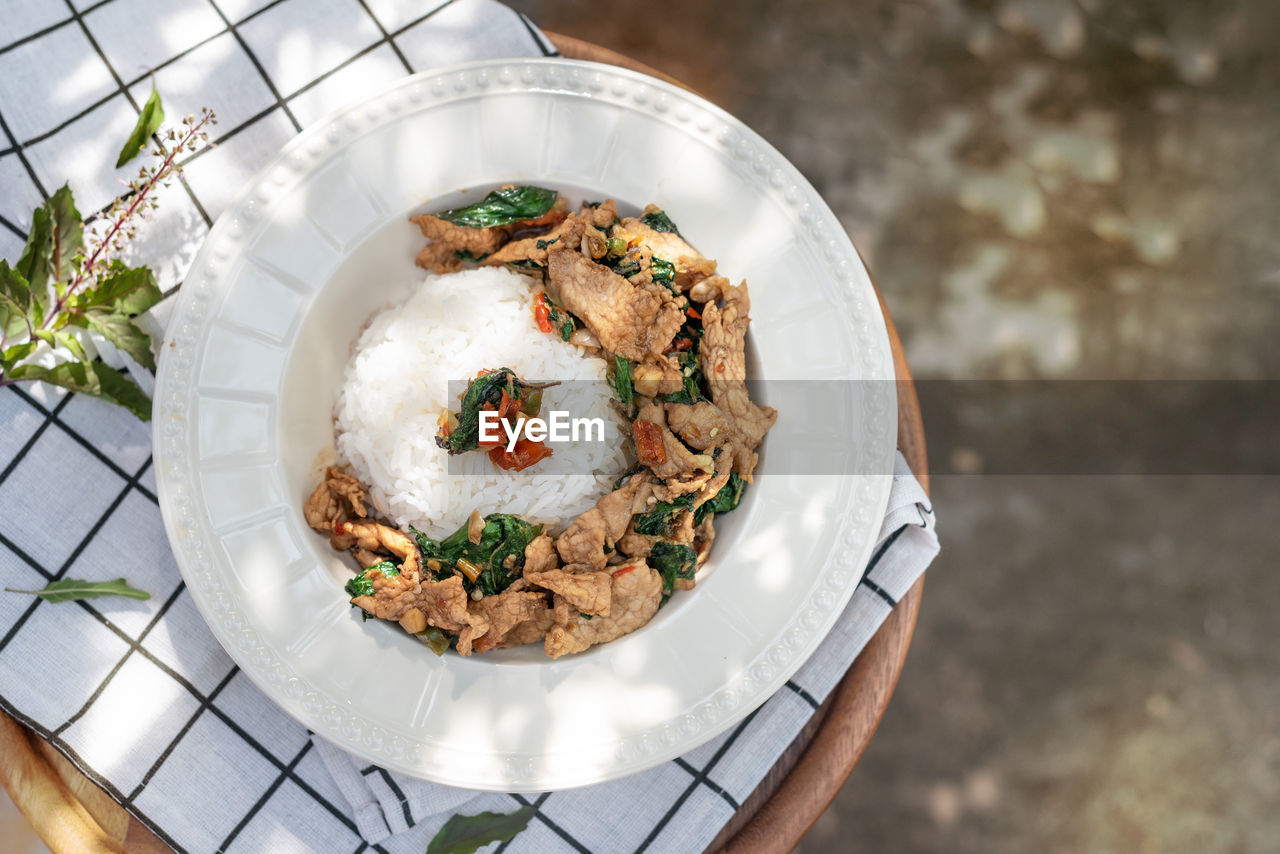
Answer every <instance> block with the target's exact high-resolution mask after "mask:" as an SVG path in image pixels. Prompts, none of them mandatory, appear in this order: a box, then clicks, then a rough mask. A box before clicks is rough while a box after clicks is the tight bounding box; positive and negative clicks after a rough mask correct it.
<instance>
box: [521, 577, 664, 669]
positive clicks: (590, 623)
mask: <svg viewBox="0 0 1280 854" xmlns="http://www.w3.org/2000/svg"><path fill="white" fill-rule="evenodd" d="M610 575H611V584H612V593H611V597H612V604H611V605H610V609H609V616H607V617H593V618H592V619H590V620H588V619H585V618H584V617H583V616H581V615H577V614H574V615H571V616H570V617H569V619H568V621H567V622H566V623H564V624H563V625H554V626H552V627H551V628H550V629H549V630H548V631H547V637H546V640H545V641H544V644H543V648H544V649H545V651H546V653H547V655H549V656H551V657H552V658H559V657H560V656H562V655H567V654H569V653H574V652H581V651H582V650H584V649H587V648H588V647H590V646H593V645H595V644H600V643H608V642H609V641H611V640H616V639H617V638H620V637H622V636H623V635H625V634H629V633H630V632H634V631H635V630H636V629H638V628H640V627H641V626H643V625H644V624H645V623H647V622H649V620H651V619H653V615H654V614H656V613H657V612H658V606H659V605H660V604H661V602H662V576H660V575H659V574H658V573H657V572H656V571H654V570H652V569H650V568H649V566H648V565H647V564H646V563H645V562H644V561H643V560H637V561H631V562H628V563H625V564H623V565H621V566H618V567H614V568H613V570H612V571H611V573H610Z"/></svg>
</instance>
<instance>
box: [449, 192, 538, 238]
mask: <svg viewBox="0 0 1280 854" xmlns="http://www.w3.org/2000/svg"><path fill="white" fill-rule="evenodd" d="M558 195H559V194H558V193H557V192H556V191H555V190H548V189H545V188H543V187H529V186H525V187H502V188H500V189H497V190H494V191H493V192H492V193H490V194H489V195H487V196H485V197H484V198H483V199H481V200H480V201H478V202H476V203H475V204H473V205H467V206H466V207H465V208H454V209H453V210H447V211H445V212H444V213H438V214H436V218H437V219H442V220H445V221H446V222H451V223H453V224H454V225H461V226H465V227H466V228H490V227H492V226H495V225H510V224H511V223H513V222H519V221H520V220H524V219H537V218H538V217H540V216H542V215H544V214H545V213H546V212H547V211H549V210H551V208H552V206H553V205H554V204H555V203H556V198H557V197H558Z"/></svg>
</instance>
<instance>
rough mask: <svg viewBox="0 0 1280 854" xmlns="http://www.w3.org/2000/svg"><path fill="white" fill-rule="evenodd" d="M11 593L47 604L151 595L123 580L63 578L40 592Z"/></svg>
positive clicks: (10, 591)
mask: <svg viewBox="0 0 1280 854" xmlns="http://www.w3.org/2000/svg"><path fill="white" fill-rule="evenodd" d="M5 590H6V591H8V592H9V593H26V594H29V595H31V596H39V597H40V598H41V599H44V600H45V601H46V602H74V601H76V600H77V599H96V598H98V597H99V596H127V597H128V598H130V599H150V598H151V594H150V593H148V592H147V591H145V590H138V589H137V588H134V587H130V586H129V583H128V582H127V581H125V580H124V579H123V578H117V579H116V580H115V581H80V580H79V579H75V578H63V579H61V580H59V581H50V582H49V583H48V584H46V585H45V586H44V587H42V588H40V589H39V590H15V589H13V588H12V587H6V588H5Z"/></svg>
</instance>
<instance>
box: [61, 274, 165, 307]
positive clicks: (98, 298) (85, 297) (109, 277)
mask: <svg viewBox="0 0 1280 854" xmlns="http://www.w3.org/2000/svg"><path fill="white" fill-rule="evenodd" d="M162 296H163V293H162V292H161V290H160V286H159V285H158V284H157V283H156V277H155V274H154V273H152V272H151V269H150V268H149V267H126V266H125V265H124V264H122V263H120V262H119V261H112V262H111V267H110V269H109V272H108V273H107V274H106V275H105V276H103V277H102V279H101V280H100V282H99V283H98V285H97V287H94V288H89V289H87V290H85V291H83V292H82V293H80V294H77V295H76V296H74V297H72V298H71V299H70V300H68V304H69V306H70V307H72V308H75V309H89V308H108V307H109V308H111V309H112V310H113V311H115V312H117V313H119V314H128V315H136V314H141V313H142V312H144V311H146V310H147V309H149V308H151V306H153V305H155V304H156V303H158V302H159V301H160V298H161V297H162Z"/></svg>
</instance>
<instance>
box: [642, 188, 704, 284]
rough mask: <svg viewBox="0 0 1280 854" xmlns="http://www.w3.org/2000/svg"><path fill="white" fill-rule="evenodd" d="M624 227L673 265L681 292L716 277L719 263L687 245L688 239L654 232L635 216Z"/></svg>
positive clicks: (651, 208)
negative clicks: (686, 240)
mask: <svg viewBox="0 0 1280 854" xmlns="http://www.w3.org/2000/svg"><path fill="white" fill-rule="evenodd" d="M644 210H645V213H651V212H653V211H656V210H659V208H657V207H656V206H654V205H649V206H648V207H646V208H645V209H644ZM622 228H623V230H625V231H626V232H627V233H628V234H631V235H633V236H636V237H639V238H640V239H641V240H643V241H644V243H645V244H646V245H647V246H648V247H649V248H650V249H651V250H653V254H654V255H657V256H658V257H659V258H661V259H663V260H664V261H670V262H671V264H672V265H673V266H674V267H675V268H676V275H675V282H674V284H675V286H676V287H677V288H679V289H680V290H681V291H687V290H689V288H690V287H692V286H693V285H694V284H696V283H697V282H698V281H699V280H700V279H704V278H706V277H707V276H711V275H714V274H715V272H716V262H715V261H712V260H711V259H710V258H704V257H703V256H702V253H700V252H698V250H696V249H694V248H693V247H692V246H690V245H689V244H688V243H686V242H685V239H684V238H683V237H681V236H680V235H678V234H673V233H671V232H666V231H654V230H653V229H652V228H650V227H649V226H647V225H645V224H644V223H643V222H641V221H640V220H638V219H636V218H634V217H627V218H626V219H624V220H623V221H622Z"/></svg>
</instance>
